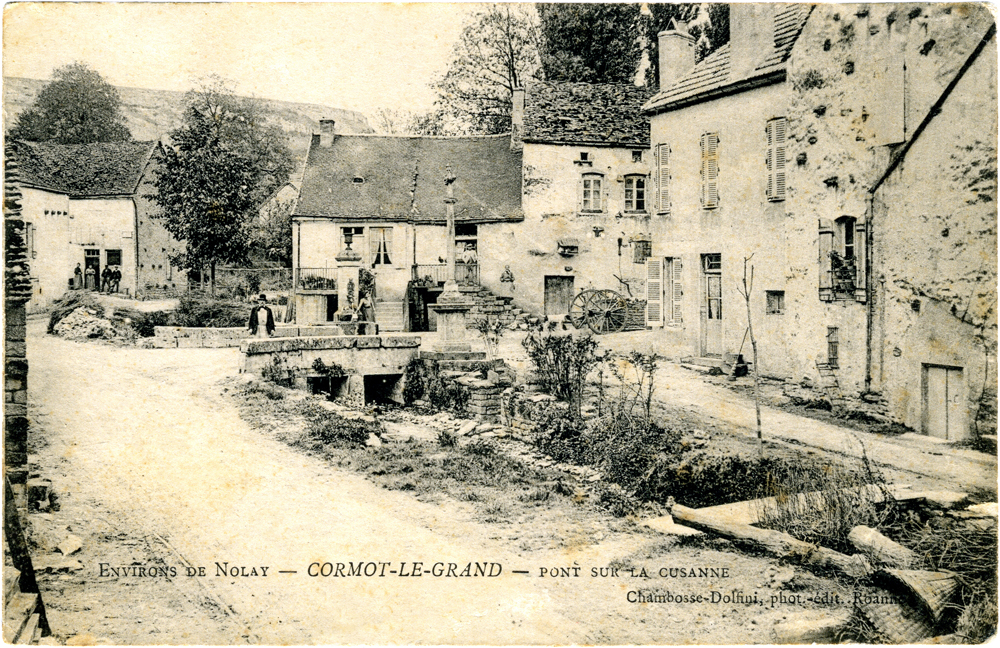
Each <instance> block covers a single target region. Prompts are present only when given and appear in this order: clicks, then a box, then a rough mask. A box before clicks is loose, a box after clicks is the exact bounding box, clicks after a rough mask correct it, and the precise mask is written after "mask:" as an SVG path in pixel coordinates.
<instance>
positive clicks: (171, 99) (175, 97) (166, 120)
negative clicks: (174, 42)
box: [3, 77, 373, 161]
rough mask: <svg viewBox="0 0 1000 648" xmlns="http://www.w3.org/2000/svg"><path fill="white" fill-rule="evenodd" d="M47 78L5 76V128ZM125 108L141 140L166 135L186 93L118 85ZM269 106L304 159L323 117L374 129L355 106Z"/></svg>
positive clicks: (353, 129) (350, 128)
mask: <svg viewBox="0 0 1000 648" xmlns="http://www.w3.org/2000/svg"><path fill="white" fill-rule="evenodd" d="M47 83H48V81H43V80H40V79H25V78H21V77H4V79H3V119H4V124H5V128H6V127H7V126H9V125H10V124H12V123H13V121H14V120H15V119H16V118H17V116H18V115H19V114H21V111H23V110H24V109H25V108H27V107H28V106H30V105H31V103H32V102H33V101H34V100H35V97H36V96H37V95H38V93H39V91H41V89H42V88H43V87H45V85H46V84H47ZM118 92H119V94H120V95H121V98H122V109H123V112H124V113H125V118H126V119H127V120H128V127H129V130H131V131H132V135H133V136H134V137H135V138H136V139H139V140H153V139H160V138H162V137H164V136H165V135H166V134H167V133H168V132H169V131H171V130H173V129H174V128H176V127H177V126H178V125H179V124H180V119H181V110H182V109H183V105H184V93H183V92H177V91H173V90H146V89H143V88H123V87H119V88H118ZM260 101H261V103H263V104H264V105H265V106H267V108H268V109H270V111H271V114H272V118H273V119H274V121H275V122H276V123H277V124H279V125H280V126H281V127H282V128H283V129H284V130H285V132H286V133H288V138H289V144H290V146H291V149H292V153H294V154H295V157H296V159H297V160H300V161H302V160H304V158H305V154H306V151H307V150H308V148H309V136H310V135H311V134H312V133H314V132H319V120H320V119H334V120H336V122H337V131H338V132H343V133H371V132H373V131H372V128H371V127H370V126H369V125H368V120H367V118H366V117H365V116H364V115H363V114H361V113H359V112H356V111H353V110H342V109H340V108H332V107H330V106H323V105H320V104H310V103H296V102H292V101H278V100H275V99H261V100H260Z"/></svg>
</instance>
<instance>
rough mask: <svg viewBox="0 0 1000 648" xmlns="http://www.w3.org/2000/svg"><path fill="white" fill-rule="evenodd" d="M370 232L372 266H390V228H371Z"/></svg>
mask: <svg viewBox="0 0 1000 648" xmlns="http://www.w3.org/2000/svg"><path fill="white" fill-rule="evenodd" d="M371 230H372V232H371V234H372V236H371V239H372V265H392V259H391V258H390V256H389V255H390V254H392V228H391V227H373V228H371Z"/></svg>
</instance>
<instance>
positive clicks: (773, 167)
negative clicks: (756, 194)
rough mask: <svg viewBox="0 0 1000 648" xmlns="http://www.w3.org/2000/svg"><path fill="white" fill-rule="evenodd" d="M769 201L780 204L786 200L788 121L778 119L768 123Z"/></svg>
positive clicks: (781, 118) (782, 118)
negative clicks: (779, 202)
mask: <svg viewBox="0 0 1000 648" xmlns="http://www.w3.org/2000/svg"><path fill="white" fill-rule="evenodd" d="M765 130H766V131H767V199H768V200H770V201H771V202H778V201H781V200H784V199H785V189H786V186H785V184H786V183H785V180H786V171H785V164H786V161H787V160H786V146H785V140H786V136H787V132H788V120H787V119H786V118H784V117H778V118H777V119H772V120H770V121H768V122H767V128H766V129H765Z"/></svg>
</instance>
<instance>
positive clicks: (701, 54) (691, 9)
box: [642, 3, 729, 86]
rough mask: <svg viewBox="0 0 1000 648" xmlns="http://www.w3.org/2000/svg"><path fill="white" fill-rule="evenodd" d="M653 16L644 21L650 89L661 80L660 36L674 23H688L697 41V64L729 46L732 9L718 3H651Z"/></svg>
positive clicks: (645, 17)
mask: <svg viewBox="0 0 1000 648" xmlns="http://www.w3.org/2000/svg"><path fill="white" fill-rule="evenodd" d="M648 7H649V15H647V16H644V19H643V21H642V22H643V26H644V29H643V32H644V33H643V36H644V40H645V42H646V54H647V56H648V58H649V67H648V68H646V85H649V86H655V85H657V84H658V83H659V79H660V48H659V43H658V42H657V38H656V35H657V34H659V33H660V32H661V31H663V30H665V29H666V28H667V27H668V26H669V25H670V21H671V20H677V21H678V22H684V23H687V30H688V32H689V33H690V34H691V35H692V36H694V38H695V60H696V61H701V60H702V59H703V58H705V57H706V56H708V55H709V54H711V53H712V52H714V51H715V50H717V49H719V48H720V47H722V46H723V45H725V44H726V43H728V42H729V5H728V4H716V3H704V4H697V3H677V4H660V3H650V4H649V5H648Z"/></svg>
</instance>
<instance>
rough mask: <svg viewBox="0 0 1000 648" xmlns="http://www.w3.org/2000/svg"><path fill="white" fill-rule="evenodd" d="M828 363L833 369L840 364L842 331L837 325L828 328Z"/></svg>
mask: <svg viewBox="0 0 1000 648" xmlns="http://www.w3.org/2000/svg"><path fill="white" fill-rule="evenodd" d="M826 363H827V364H828V365H830V367H831V368H832V369H836V368H837V367H839V366H840V332H839V331H838V330H837V327H836V326H828V327H827V328H826Z"/></svg>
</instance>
